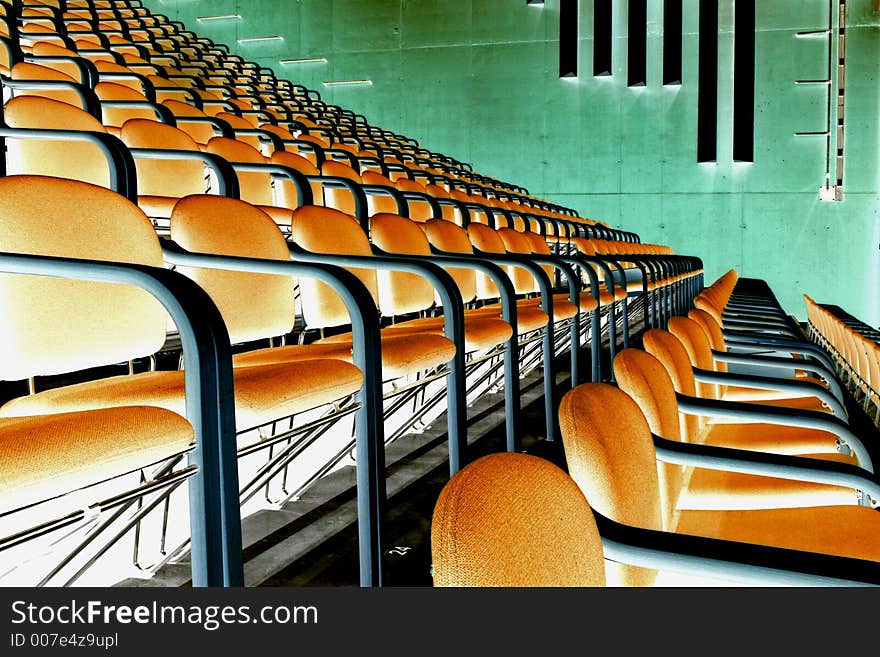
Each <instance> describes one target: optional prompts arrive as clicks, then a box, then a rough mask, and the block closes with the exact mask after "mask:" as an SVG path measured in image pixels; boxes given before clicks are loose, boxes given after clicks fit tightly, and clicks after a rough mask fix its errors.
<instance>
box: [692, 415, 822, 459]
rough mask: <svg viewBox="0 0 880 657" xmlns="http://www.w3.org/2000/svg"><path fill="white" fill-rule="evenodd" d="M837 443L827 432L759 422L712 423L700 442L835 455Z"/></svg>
mask: <svg viewBox="0 0 880 657" xmlns="http://www.w3.org/2000/svg"><path fill="white" fill-rule="evenodd" d="M836 440H837V437H836V436H835V435H834V434H832V433H829V432H827V431H819V430H817V429H802V428H799V427H788V426H780V425H778V424H765V423H762V422H756V423H754V424H710V425H708V426H707V427H706V429H705V430H704V432H703V439H702V440H701V441H700V442H704V443H705V444H707V445H717V446H719V447H734V448H736V449H747V450H752V451H758V452H770V453H771V454H833V453H837V446H836Z"/></svg>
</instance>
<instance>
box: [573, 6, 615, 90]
mask: <svg viewBox="0 0 880 657" xmlns="http://www.w3.org/2000/svg"><path fill="white" fill-rule="evenodd" d="M563 1H564V0H563ZM593 75H611V0H595V2H594V3H593Z"/></svg>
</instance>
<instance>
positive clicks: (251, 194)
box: [205, 137, 274, 205]
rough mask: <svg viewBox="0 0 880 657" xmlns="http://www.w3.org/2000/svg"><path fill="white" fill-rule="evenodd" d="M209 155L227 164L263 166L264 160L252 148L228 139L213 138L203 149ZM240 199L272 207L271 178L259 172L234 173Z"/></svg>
mask: <svg viewBox="0 0 880 657" xmlns="http://www.w3.org/2000/svg"><path fill="white" fill-rule="evenodd" d="M205 150H207V151H208V152H209V153H213V154H214V155H219V156H220V157H222V158H224V159H226V160H228V161H229V162H245V163H249V164H265V163H266V158H265V157H263V155H262V154H260V152H259V151H258V150H257V149H256V148H254V147H253V146H249V145H248V144H245V143H243V142H240V141H238V140H235V139H229V138H228V137H214V138H213V139H211V140H210V141H209V142H208V144H207V146H206V147H205ZM236 174H237V175H238V185H239V188H240V190H241V199H242V200H243V201H247V202H248V203H253V204H254V205H273V204H274V198H273V195H272V176H271V175H270V174H268V173H260V172H250V171H247V172H236Z"/></svg>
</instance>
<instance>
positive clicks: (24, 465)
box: [0, 406, 193, 513]
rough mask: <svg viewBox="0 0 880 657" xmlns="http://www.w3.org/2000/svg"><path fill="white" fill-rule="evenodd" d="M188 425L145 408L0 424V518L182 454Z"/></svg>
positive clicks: (177, 417)
mask: <svg viewBox="0 0 880 657" xmlns="http://www.w3.org/2000/svg"><path fill="white" fill-rule="evenodd" d="M192 442H193V430H192V427H191V426H190V424H189V422H187V421H186V420H185V419H184V418H183V417H181V416H180V415H178V414H177V413H173V412H171V411H168V410H165V409H163V408H155V407H149V406H128V407H122V408H111V409H102V410H95V411H86V412H82V413H60V414H57V415H44V416H36V417H17V418H7V419H3V420H0V513H3V512H4V511H9V510H11V509H15V508H20V507H22V506H26V505H28V504H33V503H36V502H39V501H40V500H44V499H48V498H51V497H55V496H57V495H61V494H64V493H67V492H70V491H73V490H76V489H79V488H83V487H85V486H89V485H91V484H96V483H98V482H101V481H104V480H106V479H110V478H111V477H114V476H118V475H120V474H125V473H128V472H132V471H135V470H138V469H140V468H143V467H146V466H148V465H151V464H153V463H157V462H159V461H162V460H164V459H166V458H169V457H171V456H174V455H175V454H179V453H181V452H184V451H186V450H187V449H188V448H189V447H190V446H191V445H192Z"/></svg>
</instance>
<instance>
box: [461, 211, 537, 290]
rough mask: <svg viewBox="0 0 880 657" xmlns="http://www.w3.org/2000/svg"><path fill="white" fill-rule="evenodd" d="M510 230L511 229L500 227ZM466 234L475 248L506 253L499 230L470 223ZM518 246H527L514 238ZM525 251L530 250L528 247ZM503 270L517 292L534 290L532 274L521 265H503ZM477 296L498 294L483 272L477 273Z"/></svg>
mask: <svg viewBox="0 0 880 657" xmlns="http://www.w3.org/2000/svg"><path fill="white" fill-rule="evenodd" d="M502 230H512V229H509V228H508V229H502ZM467 232H468V236H469V237H470V238H471V243H472V244H473V245H474V247H475V248H477V249H479V250H480V251H484V252H486V253H506V252H507V246H506V245H505V243H504V240H503V239H502V238H501V234H500V233H499V231H496V230H495V229H494V228H492V227H490V226H487V225H486V224H481V223H471V224H468V227H467ZM516 242H517V244H518V246H520V247H522V248H528V244H525V246H523V245H522V242H521V241H520V240H516ZM527 252H529V253H530V252H531V249H529V250H528V251H527ZM504 270H505V271H506V272H507V275H508V276H509V277H510V280H511V282H512V283H513V287H514V289H515V290H516V293H517V294H528V293H531V292H534V291H535V285H536V283H535V279H534V278H533V277H532V275H531V274H530V273H529V272H528V271H527V270H525V269H523V268H522V267H515V266H510V265H505V266H504ZM477 296H478V297H479V298H481V299H486V298H489V299H491V298H496V297H498V296H499V292H498V288H497V287H496V286H495V283H493V282H492V281H491V279H489V277H488V276H486V275H485V274H477Z"/></svg>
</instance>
